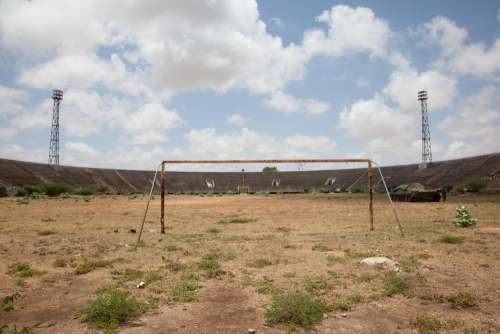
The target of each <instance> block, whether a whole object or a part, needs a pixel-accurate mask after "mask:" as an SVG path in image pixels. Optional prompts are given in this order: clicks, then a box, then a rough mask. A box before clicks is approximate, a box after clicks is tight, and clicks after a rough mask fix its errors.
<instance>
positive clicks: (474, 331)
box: [464, 327, 479, 334]
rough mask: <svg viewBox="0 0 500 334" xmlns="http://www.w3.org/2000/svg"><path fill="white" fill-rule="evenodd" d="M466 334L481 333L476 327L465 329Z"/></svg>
mask: <svg viewBox="0 0 500 334" xmlns="http://www.w3.org/2000/svg"><path fill="white" fill-rule="evenodd" d="M464 334H479V331H478V330H477V329H475V328H474V327H466V328H464Z"/></svg>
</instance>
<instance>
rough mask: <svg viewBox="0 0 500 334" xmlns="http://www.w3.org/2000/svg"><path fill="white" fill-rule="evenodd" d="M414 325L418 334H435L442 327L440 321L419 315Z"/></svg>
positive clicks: (429, 316)
mask: <svg viewBox="0 0 500 334" xmlns="http://www.w3.org/2000/svg"><path fill="white" fill-rule="evenodd" d="M415 325H416V327H417V328H418V331H419V333H420V334H437V333H439V331H440V330H441V328H442V327H443V324H442V323H441V321H439V319H436V318H435V317H433V316H431V315H419V316H418V317H417V319H416V321H415Z"/></svg>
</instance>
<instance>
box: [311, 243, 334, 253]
mask: <svg viewBox="0 0 500 334" xmlns="http://www.w3.org/2000/svg"><path fill="white" fill-rule="evenodd" d="M312 250H313V251H316V252H331V251H333V248H332V247H330V246H327V245H324V244H317V245H314V246H313V248H312Z"/></svg>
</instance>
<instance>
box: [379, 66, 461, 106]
mask: <svg viewBox="0 0 500 334" xmlns="http://www.w3.org/2000/svg"><path fill="white" fill-rule="evenodd" d="M421 90H427V91H428V95H429V104H430V106H431V107H432V109H433V110H438V109H442V108H446V107H449V106H451V105H452V103H453V100H454V98H455V97H456V95H457V80H456V79H455V78H453V77H451V76H448V75H446V74H443V73H441V72H439V71H436V70H429V71H424V72H421V73H418V72H417V71H416V70H414V69H412V68H407V69H400V70H396V71H394V72H393V73H392V74H391V77H390V81H389V84H388V85H387V86H386V87H385V88H384V89H383V93H384V94H385V95H386V96H387V97H388V98H389V99H390V100H392V101H394V102H396V103H397V104H398V106H399V108H400V110H402V111H405V112H408V111H410V112H415V111H416V110H419V107H418V104H417V92H418V91H421Z"/></svg>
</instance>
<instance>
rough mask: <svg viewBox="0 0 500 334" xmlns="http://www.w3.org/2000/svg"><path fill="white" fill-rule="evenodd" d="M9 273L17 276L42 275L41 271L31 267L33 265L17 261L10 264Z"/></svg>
mask: <svg viewBox="0 0 500 334" xmlns="http://www.w3.org/2000/svg"><path fill="white" fill-rule="evenodd" d="M7 274H9V275H11V276H16V277H33V276H38V275H41V272H39V271H37V270H34V269H31V266H30V265H29V264H28V263H24V262H16V263H14V264H11V265H10V266H9V270H8V271H7Z"/></svg>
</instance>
